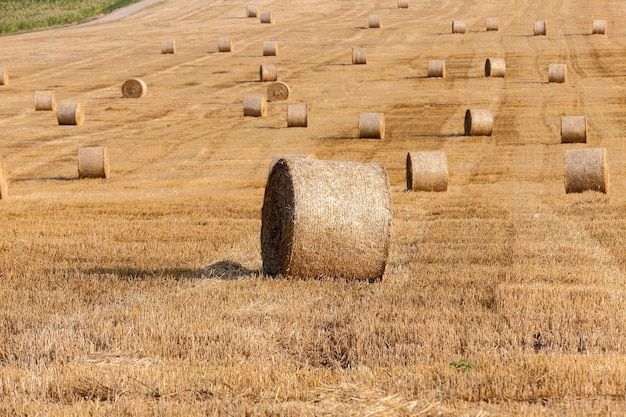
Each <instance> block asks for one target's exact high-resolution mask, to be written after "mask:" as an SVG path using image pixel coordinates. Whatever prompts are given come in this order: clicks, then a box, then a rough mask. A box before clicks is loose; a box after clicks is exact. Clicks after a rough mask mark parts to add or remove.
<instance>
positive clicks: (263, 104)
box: [243, 96, 267, 117]
mask: <svg viewBox="0 0 626 417" xmlns="http://www.w3.org/2000/svg"><path fill="white" fill-rule="evenodd" d="M266 114H267V100H266V99H265V97H263V96H246V97H245V98H244V100H243V115H244V116H250V117H265V115H266Z"/></svg>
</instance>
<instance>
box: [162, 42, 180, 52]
mask: <svg viewBox="0 0 626 417" xmlns="http://www.w3.org/2000/svg"><path fill="white" fill-rule="evenodd" d="M161 53H162V54H175V53H176V42H175V41H174V39H163V40H162V41H161Z"/></svg>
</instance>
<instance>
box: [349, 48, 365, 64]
mask: <svg viewBox="0 0 626 417" xmlns="http://www.w3.org/2000/svg"><path fill="white" fill-rule="evenodd" d="M365 64H367V57H366V54H365V48H352V65H365Z"/></svg>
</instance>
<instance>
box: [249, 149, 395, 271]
mask: <svg viewBox="0 0 626 417" xmlns="http://www.w3.org/2000/svg"><path fill="white" fill-rule="evenodd" d="M261 218H262V225H261V252H262V253H261V255H262V258H263V270H264V272H265V273H266V274H267V275H271V276H275V275H283V276H286V277H294V278H302V279H306V278H320V277H334V278H345V279H358V280H367V281H377V280H380V279H382V277H383V274H384V272H385V265H386V263H387V257H388V252H389V240H390V235H391V218H392V213H391V198H390V192H389V181H388V179H387V174H386V172H385V170H384V168H383V167H382V166H380V165H378V164H361V163H355V162H341V161H322V160H314V159H304V158H288V159H281V160H279V161H278V162H277V163H276V164H275V165H274V167H273V169H272V171H271V173H270V176H269V178H268V181H267V186H266V188H265V197H264V201H263V209H262V215H261Z"/></svg>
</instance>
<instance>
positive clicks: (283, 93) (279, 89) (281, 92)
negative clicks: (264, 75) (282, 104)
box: [267, 81, 290, 101]
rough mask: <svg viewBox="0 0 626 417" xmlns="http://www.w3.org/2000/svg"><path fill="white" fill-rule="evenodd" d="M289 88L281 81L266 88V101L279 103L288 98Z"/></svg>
mask: <svg viewBox="0 0 626 417" xmlns="http://www.w3.org/2000/svg"><path fill="white" fill-rule="evenodd" d="M289 92H290V90H289V86H288V85H287V84H285V83H284V82H282V81H276V82H273V83H271V84H270V85H268V86H267V101H281V100H287V99H288V98H289Z"/></svg>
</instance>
